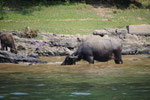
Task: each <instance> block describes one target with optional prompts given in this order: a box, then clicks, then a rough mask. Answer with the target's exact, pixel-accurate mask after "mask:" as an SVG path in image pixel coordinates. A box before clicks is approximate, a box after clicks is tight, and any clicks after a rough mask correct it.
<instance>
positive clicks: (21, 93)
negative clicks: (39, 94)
mask: <svg viewBox="0 0 150 100" xmlns="http://www.w3.org/2000/svg"><path fill="white" fill-rule="evenodd" d="M11 94H13V95H29V93H24V92H14V93H11Z"/></svg>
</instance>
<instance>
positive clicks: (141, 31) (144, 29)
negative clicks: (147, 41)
mask: <svg viewBox="0 0 150 100" xmlns="http://www.w3.org/2000/svg"><path fill="white" fill-rule="evenodd" d="M127 29H128V33H129V34H135V35H143V36H150V25H129V26H127Z"/></svg>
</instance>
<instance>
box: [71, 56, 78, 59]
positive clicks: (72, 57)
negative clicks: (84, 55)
mask: <svg viewBox="0 0 150 100" xmlns="http://www.w3.org/2000/svg"><path fill="white" fill-rule="evenodd" d="M69 58H71V59H77V58H78V56H69Z"/></svg>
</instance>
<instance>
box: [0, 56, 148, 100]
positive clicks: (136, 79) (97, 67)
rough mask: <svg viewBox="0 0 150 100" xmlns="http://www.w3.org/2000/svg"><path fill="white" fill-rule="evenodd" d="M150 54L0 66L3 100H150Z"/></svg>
mask: <svg viewBox="0 0 150 100" xmlns="http://www.w3.org/2000/svg"><path fill="white" fill-rule="evenodd" d="M149 56H150V55H128V56H127V55H126V56H125V55H124V56H123V60H124V64H122V65H117V64H114V61H113V60H111V61H109V62H96V63H95V64H94V65H89V64H88V63H87V62H86V61H80V62H78V63H77V64H76V65H72V66H70V65H68V66H60V63H61V62H62V61H63V60H64V58H65V57H45V58H44V57H43V58H40V59H41V60H44V61H48V62H49V63H48V64H39V65H31V66H29V65H28V64H18V65H17V64H0V100H150V58H149Z"/></svg>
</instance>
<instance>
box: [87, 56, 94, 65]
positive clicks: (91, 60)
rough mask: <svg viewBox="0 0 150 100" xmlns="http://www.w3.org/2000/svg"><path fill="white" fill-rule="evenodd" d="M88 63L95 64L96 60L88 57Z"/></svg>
mask: <svg viewBox="0 0 150 100" xmlns="http://www.w3.org/2000/svg"><path fill="white" fill-rule="evenodd" d="M87 61H88V62H89V64H94V58H93V56H88V57H87Z"/></svg>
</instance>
